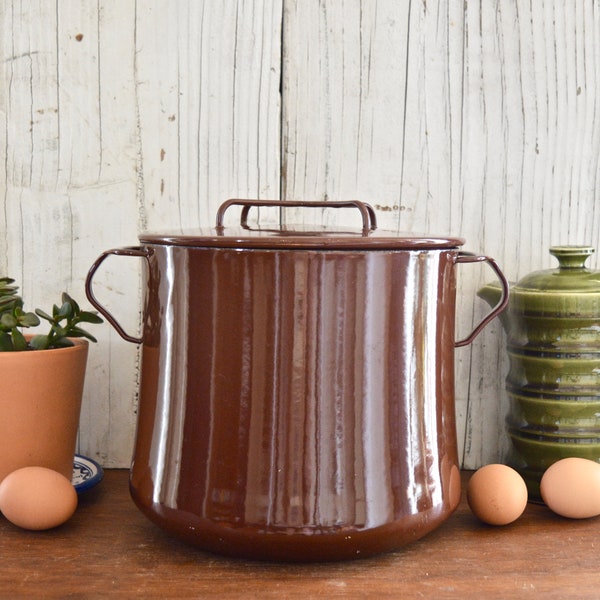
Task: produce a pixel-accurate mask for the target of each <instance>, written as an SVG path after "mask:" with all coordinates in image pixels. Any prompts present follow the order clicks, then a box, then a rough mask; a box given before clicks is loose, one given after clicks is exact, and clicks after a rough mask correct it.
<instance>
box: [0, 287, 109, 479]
mask: <svg viewBox="0 0 600 600" xmlns="http://www.w3.org/2000/svg"><path fill="white" fill-rule="evenodd" d="M42 321H46V322H48V324H49V328H48V330H47V332H46V333H35V334H31V335H25V334H24V333H23V332H22V329H27V328H30V327H37V326H38V325H40V323H41V322H42ZM86 323H88V324H91V323H102V319H101V318H100V317H98V316H97V315H96V314H95V313H93V312H88V311H82V310H81V309H80V307H79V305H78V304H77V302H75V300H73V298H71V297H70V296H69V295H68V294H66V293H64V294H63V295H62V302H61V304H60V306H58V305H54V307H53V309H52V314H48V313H46V312H44V311H42V310H40V309H36V310H35V312H27V311H26V310H25V309H24V307H23V300H22V298H21V297H20V296H19V294H18V287H17V286H15V285H14V280H13V279H11V278H10V277H2V278H0V481H2V479H4V477H6V475H8V474H9V473H11V472H12V471H14V470H16V469H19V468H21V467H25V466H42V467H48V468H51V469H54V470H56V471H58V472H60V473H62V474H63V475H65V477H68V478H69V479H71V475H72V471H73V456H74V453H75V444H76V441H77V431H78V427H79V415H80V410H81V398H82V394H83V384H84V379H85V368H86V362H87V354H88V346H89V341H92V342H95V341H96V339H95V338H94V337H93V336H92V335H90V334H89V333H88V332H87V331H85V330H84V329H82V328H81V324H86Z"/></svg>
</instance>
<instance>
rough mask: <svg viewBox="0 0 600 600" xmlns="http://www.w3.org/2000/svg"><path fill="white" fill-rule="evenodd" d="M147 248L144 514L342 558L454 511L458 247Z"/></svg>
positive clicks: (240, 548)
mask: <svg viewBox="0 0 600 600" xmlns="http://www.w3.org/2000/svg"><path fill="white" fill-rule="evenodd" d="M147 248H148V249H149V251H150V252H149V258H148V262H149V271H148V275H147V283H148V289H147V292H146V306H145V310H144V315H145V327H144V334H143V340H144V343H143V359H142V381H141V390H140V392H141V393H140V407H139V421H138V433H137V440H136V448H135V457H134V464H133V467H132V473H131V489H132V495H133V498H134V500H135V501H136V503H137V505H138V506H139V507H140V508H141V510H142V511H143V512H144V513H145V514H146V515H147V516H148V517H149V518H150V519H152V520H153V521H155V522H156V523H158V524H159V525H160V526H162V527H164V528H165V529H167V530H169V531H171V532H173V533H175V534H177V535H179V536H180V537H182V538H184V539H186V540H188V541H190V542H192V543H194V544H197V545H199V546H201V547H203V548H205V549H207V550H211V551H214V552H218V553H225V554H231V555H239V556H246V557H250V558H267V559H276V560H277V559H279V560H329V559H333V560H335V559H346V558H355V557H360V556H366V555H369V554H373V553H375V552H380V551H384V550H387V549H391V548H395V547H398V546H401V545H403V544H405V543H407V542H409V541H412V540H414V539H416V538H418V537H421V536H422V535H424V534H426V533H427V532H428V531H430V530H432V529H433V528H435V527H436V526H437V525H439V524H440V523H441V522H442V521H443V520H444V519H445V518H447V516H449V514H450V513H451V512H452V510H453V509H454V508H455V507H456V505H457V504H458V501H459V496H460V493H459V492H460V481H459V473H458V468H457V450H456V432H455V422H454V356H453V355H454V309H455V273H454V271H455V261H456V256H457V250H444V249H436V250H423V251H419V250H411V251H408V250H397V251H392V250H389V251H352V252H347V251H343V250H329V251H327V250H325V251H316V250H303V251H296V250H293V249H264V250H260V249H247V248H246V249H229V248H190V247H181V246H175V245H173V246H170V245H154V246H152V245H149V246H147Z"/></svg>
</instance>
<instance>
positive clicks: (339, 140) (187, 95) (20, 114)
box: [0, 0, 600, 467]
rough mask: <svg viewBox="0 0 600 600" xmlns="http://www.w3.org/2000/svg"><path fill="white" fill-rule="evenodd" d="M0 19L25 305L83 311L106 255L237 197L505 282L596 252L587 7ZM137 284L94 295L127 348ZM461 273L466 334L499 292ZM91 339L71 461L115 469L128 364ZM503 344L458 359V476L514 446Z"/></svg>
mask: <svg viewBox="0 0 600 600" xmlns="http://www.w3.org/2000/svg"><path fill="white" fill-rule="evenodd" d="M0 23H1V27H2V30H1V31H2V37H1V42H0V43H1V47H0V48H1V49H0V64H1V65H2V67H1V68H2V74H1V79H0V153H1V156H0V199H1V202H2V210H0V232H1V233H2V235H1V236H0V244H1V251H0V274H5V273H7V274H10V275H11V276H12V277H15V278H16V279H17V280H18V281H19V282H20V283H21V287H22V292H23V295H24V297H25V299H26V301H27V304H28V305H29V306H30V307H34V306H40V305H41V306H48V305H49V304H52V303H53V302H55V301H58V298H59V296H60V292H61V291H62V290H63V289H65V290H68V291H70V292H71V293H72V294H73V295H75V296H76V297H77V298H79V299H81V300H82V304H87V303H86V302H85V301H84V291H83V282H84V278H85V275H86V273H87V270H88V268H89V267H90V265H91V264H92V262H93V260H94V259H95V258H96V257H97V256H98V255H99V254H100V253H101V252H102V251H103V250H105V249H108V248H112V247H116V246H125V245H131V244H136V242H137V235H138V233H139V232H140V231H141V230H146V229H159V230H160V229H163V230H164V229H166V228H171V227H178V226H180V225H184V226H188V227H195V226H207V225H211V224H212V223H213V220H214V214H215V211H216V208H217V206H218V205H219V204H220V203H221V202H222V201H223V200H225V199H227V198H229V197H249V198H283V199H314V200H319V199H324V198H327V199H350V198H351V199H354V198H356V199H360V200H364V201H367V202H370V203H372V204H373V205H374V206H375V207H376V209H377V216H378V219H379V222H380V227H382V228H386V229H393V230H399V231H407V232H427V233H430V234H431V233H439V234H452V235H456V236H463V237H465V238H466V239H467V244H466V249H468V250H472V251H475V252H482V253H486V254H488V255H491V256H493V257H495V258H496V259H497V260H498V261H499V262H500V264H501V266H502V267H503V269H504V271H505V272H506V274H507V276H508V277H509V278H510V279H512V280H515V279H518V278H520V277H521V276H522V275H524V274H525V273H527V272H529V271H531V270H533V269H538V268H548V267H550V266H552V265H553V259H552V258H551V257H550V256H549V254H548V247H549V246H550V245H552V244H557V243H562V244H566V243H585V244H592V245H595V246H598V245H599V242H600V239H599V238H600V201H599V194H598V192H597V187H598V183H599V182H598V175H599V157H600V95H599V94H598V92H599V86H600V7H599V6H598V4H597V3H595V2H593V1H592V0H570V1H569V2H565V1H564V0H553V1H552V0H527V1H525V0H489V1H488V0H480V1H475V0H468V1H464V0H446V1H444V0H378V1H373V0H237V1H236V0H218V1H211V0H137V1H136V0H95V1H89V2H82V1H80V0H56V1H55V2H48V1H46V0H19V1H17V0H3V1H2V3H0ZM290 215H291V216H290V219H294V218H295V219H302V218H304V216H305V213H303V215H299V214H297V213H296V214H293V213H291V211H290ZM317 217H318V214H316V215H315V214H313V213H311V215H310V218H308V217H306V218H307V219H308V220H315V218H317ZM325 218H326V219H328V220H331V219H334V218H335V219H338V220H345V219H349V218H351V217H350V216H348V215H346V213H344V214H343V215H340V214H336V215H334V216H331V214H330V213H329V212H328V213H327V215H326V217H325ZM595 264H596V261H595V260H594V261H591V266H595ZM140 267H141V265H139V264H138V263H137V262H136V260H135V259H110V261H107V263H106V268H104V269H103V271H102V273H101V274H99V275H98V277H97V278H96V281H97V284H96V290H97V293H98V296H99V297H101V298H102V299H103V300H104V301H105V303H106V305H107V306H108V307H109V308H110V309H111V310H113V312H114V313H115V314H116V315H117V316H118V318H119V320H120V321H122V323H123V324H124V325H125V326H126V327H127V328H128V329H129V330H130V331H131V332H132V333H135V332H136V331H137V327H138V325H139V321H140V309H141V290H140V285H139V269H140ZM460 279H461V285H460V291H459V292H460V298H459V315H458V328H459V331H460V332H461V333H463V334H466V333H467V331H468V330H469V328H470V327H471V326H472V324H473V323H474V322H476V321H477V320H479V319H480V318H481V316H482V315H483V314H484V313H485V312H486V311H487V308H488V307H487V305H484V304H483V302H482V301H480V300H479V299H477V298H476V295H475V294H476V290H477V288H478V286H479V285H480V284H481V283H483V282H484V281H487V280H490V279H493V275H492V273H491V271H489V270H486V269H485V268H484V267H478V266H461V267H460ZM95 332H96V333H97V334H98V337H99V344H97V345H96V346H93V347H92V348H91V355H90V359H89V373H88V379H87V383H86V391H85V402H84V408H83V413H82V418H81V434H80V451H81V452H82V453H84V454H87V455H89V456H92V457H95V458H97V459H99V460H100V461H101V462H103V463H104V465H106V466H128V464H129V460H130V455H131V450H132V442H133V435H134V429H135V420H136V414H135V413H136V401H137V399H136V394H137V384H138V371H137V364H138V349H137V348H136V347H135V346H134V345H131V344H128V343H126V342H124V341H123V340H121V338H119V337H118V335H117V334H116V333H115V332H114V331H112V329H111V328H110V327H109V326H108V325H103V326H101V327H99V328H96V330H95ZM502 335H503V334H502V332H501V329H500V326H499V324H498V323H497V322H495V323H494V324H493V325H492V326H490V327H488V329H487V330H486V331H485V332H484V333H483V334H482V335H481V336H480V337H479V338H477V340H476V341H475V342H474V344H473V345H472V346H470V347H467V348H464V349H458V350H457V351H456V372H457V386H456V411H457V417H458V436H459V444H460V447H461V449H462V460H463V464H464V466H466V467H477V466H479V465H481V464H483V463H486V462H490V461H493V460H499V459H500V458H501V457H502V454H503V453H504V451H505V450H506V447H507V441H506V435H505V433H504V415H505V413H506V410H507V407H506V400H505V398H504V392H503V385H504V384H503V379H504V375H505V370H506V359H505V357H504V347H503V344H504V339H503V337H502Z"/></svg>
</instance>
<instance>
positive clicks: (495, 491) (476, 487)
mask: <svg viewBox="0 0 600 600" xmlns="http://www.w3.org/2000/svg"><path fill="white" fill-rule="evenodd" d="M467 501H468V503H469V507H470V508H471V510H472V511H473V514H474V515H475V516H476V517H477V518H478V519H480V520H481V521H483V522H484V523H488V524H489V525H508V524H509V523H512V522H513V521H515V520H516V519H518V518H519V517H520V516H521V515H522V514H523V511H524V510H525V507H526V506H527V486H526V485H525V481H523V478H522V477H521V476H520V475H519V473H517V472H516V471H515V470H514V469H512V468H511V467H508V466H506V465H500V464H491V465H486V466H485V467H481V469H478V470H477V471H476V472H475V473H474V474H473V475H472V476H471V479H469V483H468V484H467Z"/></svg>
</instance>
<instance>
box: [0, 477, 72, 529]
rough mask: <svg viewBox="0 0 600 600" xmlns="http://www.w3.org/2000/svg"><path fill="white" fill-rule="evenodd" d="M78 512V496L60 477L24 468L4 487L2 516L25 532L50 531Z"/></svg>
mask: <svg viewBox="0 0 600 600" xmlns="http://www.w3.org/2000/svg"><path fill="white" fill-rule="evenodd" d="M76 508H77V492H76V491H75V488H74V487H73V484H72V483H71V482H70V481H69V480H68V479H67V478H66V477H65V476H64V475H61V474H60V473H57V472H56V471H53V470H52V469H46V468H45V467H24V468H22V469H17V470H16V471H13V472H12V473H10V474H9V475H7V476H6V477H5V478H4V479H3V480H2V483H0V512H1V513H2V514H3V515H4V516H5V517H6V518H7V519H8V520H9V521H10V522H11V523H14V524H15V525H18V526H19V527H23V528H24V529H34V530H40V529H50V528H52V527H56V526H58V525H61V524H62V523H64V522H65V521H67V520H68V519H69V518H70V517H71V516H72V515H73V513H74V512H75V509H76Z"/></svg>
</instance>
